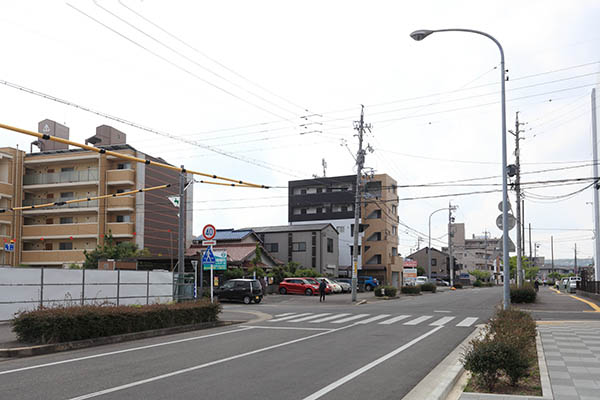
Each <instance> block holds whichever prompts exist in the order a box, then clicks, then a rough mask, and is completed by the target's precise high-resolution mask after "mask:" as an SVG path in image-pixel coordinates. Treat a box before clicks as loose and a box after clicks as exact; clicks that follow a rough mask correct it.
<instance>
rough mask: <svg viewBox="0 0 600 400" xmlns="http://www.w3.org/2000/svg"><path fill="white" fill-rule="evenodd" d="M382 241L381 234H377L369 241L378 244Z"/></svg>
mask: <svg viewBox="0 0 600 400" xmlns="http://www.w3.org/2000/svg"><path fill="white" fill-rule="evenodd" d="M380 240H381V232H375V233H373V234H372V235H371V236H369V238H368V239H367V241H368V242H377V241H380Z"/></svg>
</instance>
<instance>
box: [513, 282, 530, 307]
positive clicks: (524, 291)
mask: <svg viewBox="0 0 600 400" xmlns="http://www.w3.org/2000/svg"><path fill="white" fill-rule="evenodd" d="M535 298H536V292H535V289H534V288H533V286H531V285H523V286H521V287H520V288H518V287H516V286H511V288H510V301H511V303H535Z"/></svg>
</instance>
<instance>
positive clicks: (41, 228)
mask: <svg viewBox="0 0 600 400" xmlns="http://www.w3.org/2000/svg"><path fill="white" fill-rule="evenodd" d="M70 236H73V237H74V238H95V237H96V236H98V223H91V224H48V225H23V239H24V240H27V239H39V238H40V237H43V238H44V239H60V238H65V239H66V238H69V237H70Z"/></svg>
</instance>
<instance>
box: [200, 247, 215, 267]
mask: <svg viewBox="0 0 600 400" xmlns="http://www.w3.org/2000/svg"><path fill="white" fill-rule="evenodd" d="M214 264H215V255H214V253H213V251H212V246H208V247H207V248H206V250H205V251H204V254H203V255H202V265H214Z"/></svg>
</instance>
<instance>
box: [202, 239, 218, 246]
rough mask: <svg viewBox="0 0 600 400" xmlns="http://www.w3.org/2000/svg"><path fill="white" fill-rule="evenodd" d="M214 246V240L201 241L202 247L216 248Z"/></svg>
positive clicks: (215, 242) (215, 243)
mask: <svg viewBox="0 0 600 400" xmlns="http://www.w3.org/2000/svg"><path fill="white" fill-rule="evenodd" d="M216 245H217V241H216V240H203V241H202V246H216Z"/></svg>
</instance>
